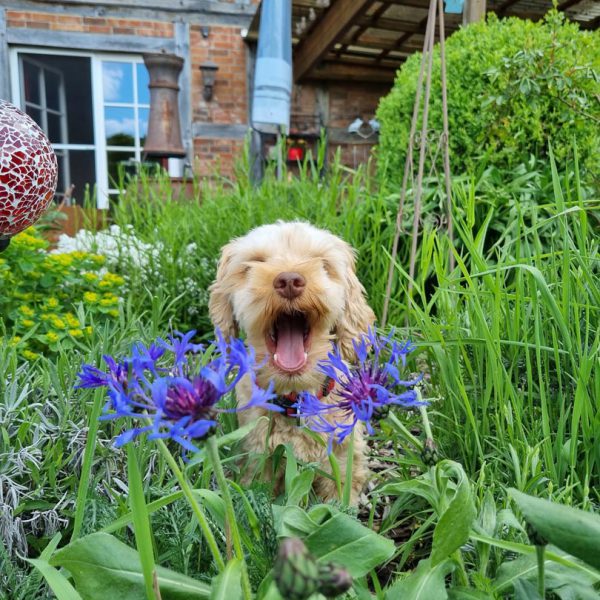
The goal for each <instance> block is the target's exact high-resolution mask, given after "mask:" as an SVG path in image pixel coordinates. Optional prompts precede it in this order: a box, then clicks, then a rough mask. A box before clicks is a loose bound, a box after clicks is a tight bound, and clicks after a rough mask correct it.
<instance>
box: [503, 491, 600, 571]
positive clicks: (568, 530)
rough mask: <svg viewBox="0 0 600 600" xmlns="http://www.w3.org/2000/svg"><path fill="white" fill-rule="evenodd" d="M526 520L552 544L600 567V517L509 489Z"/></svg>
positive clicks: (595, 566) (597, 567)
mask: <svg viewBox="0 0 600 600" xmlns="http://www.w3.org/2000/svg"><path fill="white" fill-rule="evenodd" d="M509 493H510V495H511V496H512V497H513V498H514V500H515V502H516V503H517V506H518V507H519V508H520V509H521V512H522V513H523V516H524V517H525V520H526V521H527V522H528V523H529V524H530V525H531V526H532V527H533V528H534V529H535V530H536V531H537V532H538V533H539V534H540V535H541V536H542V537H544V538H546V539H547V540H548V542H550V543H551V544H554V545H555V546H558V547H559V548H561V549H562V550H564V551H565V552H568V553H569V554H572V555H573V556H575V557H577V558H579V559H581V560H582V561H583V562H586V563H587V564H589V565H592V566H593V567H594V568H596V569H600V517H599V516H598V515H595V514H593V513H591V512H585V511H583V510H578V509H576V508H571V507H570V506H564V505H562V504H558V503H556V502H550V501H549V500H542V499H541V498H533V497H532V496H528V495H527V494H523V493H522V492H519V491H518V490H515V489H514V488H510V489H509Z"/></svg>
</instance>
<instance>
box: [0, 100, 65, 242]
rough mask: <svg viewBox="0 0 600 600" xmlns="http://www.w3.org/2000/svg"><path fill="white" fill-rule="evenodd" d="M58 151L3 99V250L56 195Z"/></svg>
mask: <svg viewBox="0 0 600 600" xmlns="http://www.w3.org/2000/svg"><path fill="white" fill-rule="evenodd" d="M57 177H58V164H57V161H56V155H55V154H54V150H53V149H52V146H51V145H50V142H49V140H48V138H47V137H46V135H45V134H44V132H43V131H42V130H41V129H40V127H39V126H38V125H37V123H36V122H35V121H34V120H33V119H32V118H31V117H30V116H29V115H26V114H25V113H24V112H22V111H21V110H19V109H18V108H17V107H16V106H14V105H13V104H11V103H10V102H7V101H6V100H0V252H1V251H2V250H4V249H5V248H6V247H7V246H8V243H9V241H10V238H11V237H12V236H13V235H16V234H17V233H19V232H20V231H23V230H24V229H27V227H29V226H30V225H33V224H34V223H35V222H36V221H37V220H38V219H39V218H40V215H41V214H42V213H43V212H44V211H45V210H46V208H47V207H48V205H49V204H50V202H51V200H52V198H53V197H54V192H55V191H56V181H57Z"/></svg>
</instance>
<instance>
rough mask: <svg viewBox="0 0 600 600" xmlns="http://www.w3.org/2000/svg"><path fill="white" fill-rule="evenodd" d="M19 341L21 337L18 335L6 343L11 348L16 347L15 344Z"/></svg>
mask: <svg viewBox="0 0 600 600" xmlns="http://www.w3.org/2000/svg"><path fill="white" fill-rule="evenodd" d="M20 341H21V336H20V335H15V336H13V337H12V338H11V339H10V340H9V341H8V343H9V344H10V345H11V346H16V345H17V344H18V343H19V342H20Z"/></svg>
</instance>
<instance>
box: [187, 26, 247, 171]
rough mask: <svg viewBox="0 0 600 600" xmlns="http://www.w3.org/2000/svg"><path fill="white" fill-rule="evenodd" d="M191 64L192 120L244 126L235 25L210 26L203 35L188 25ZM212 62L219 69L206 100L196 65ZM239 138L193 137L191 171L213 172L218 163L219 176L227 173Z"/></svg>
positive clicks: (242, 60)
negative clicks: (193, 167) (210, 94)
mask: <svg viewBox="0 0 600 600" xmlns="http://www.w3.org/2000/svg"><path fill="white" fill-rule="evenodd" d="M190 48H191V64H192V107H193V108H192V110H193V121H195V122H200V123H210V124H215V125H244V124H247V123H248V89H247V74H246V60H247V57H246V54H247V49H246V44H245V43H244V40H243V38H242V36H241V29H240V28H238V27H221V26H213V27H210V28H209V30H208V36H207V37H204V36H203V33H202V28H201V27H200V26H197V25H192V27H191V28H190ZM206 61H212V62H214V63H215V64H216V65H217V66H218V67H219V70H218V71H217V73H216V77H215V87H214V90H213V97H212V99H211V100H209V101H206V100H205V99H204V97H203V95H202V90H203V85H202V73H201V71H200V65H201V64H202V63H203V62H206ZM242 143H243V142H242V141H241V140H239V139H226V138H225V139H212V140H211V139H202V138H196V139H195V140H194V154H195V156H196V160H195V170H196V171H197V172H198V173H200V174H201V175H211V174H214V173H215V167H216V165H220V172H221V173H222V174H223V175H226V176H231V175H232V173H233V167H234V162H235V159H236V157H237V156H238V155H239V151H240V149H241V147H242Z"/></svg>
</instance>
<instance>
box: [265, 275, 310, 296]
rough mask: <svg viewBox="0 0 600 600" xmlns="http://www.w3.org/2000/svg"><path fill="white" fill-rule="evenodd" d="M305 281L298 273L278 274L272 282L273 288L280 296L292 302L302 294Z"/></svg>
mask: <svg viewBox="0 0 600 600" xmlns="http://www.w3.org/2000/svg"><path fill="white" fill-rule="evenodd" d="M305 286H306V279H304V277H302V275H300V273H294V272H287V271H286V272H284V273H279V275H277V277H275V279H274V280H273V287H274V288H275V290H276V291H277V293H278V294H279V295H280V296H283V297H284V298H287V299H288V300H292V299H293V298H297V297H298V296H300V294H302V292H304V288H305Z"/></svg>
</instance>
